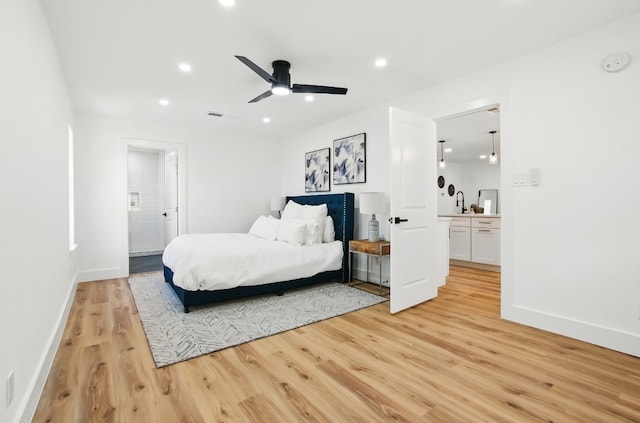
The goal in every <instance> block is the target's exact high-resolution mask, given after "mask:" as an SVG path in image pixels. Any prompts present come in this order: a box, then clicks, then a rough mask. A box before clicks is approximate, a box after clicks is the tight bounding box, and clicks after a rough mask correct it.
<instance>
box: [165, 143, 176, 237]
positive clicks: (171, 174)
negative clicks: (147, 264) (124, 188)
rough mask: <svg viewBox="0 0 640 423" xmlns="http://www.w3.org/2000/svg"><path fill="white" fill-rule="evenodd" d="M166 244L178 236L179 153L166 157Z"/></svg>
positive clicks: (173, 152)
mask: <svg viewBox="0 0 640 423" xmlns="http://www.w3.org/2000/svg"><path fill="white" fill-rule="evenodd" d="M163 215H164V246H165V247H166V246H167V245H168V244H169V243H170V242H171V241H172V240H173V239H174V238H175V237H177V236H178V154H177V153H176V152H175V151H172V152H171V153H169V154H166V155H165V159H164V213H163Z"/></svg>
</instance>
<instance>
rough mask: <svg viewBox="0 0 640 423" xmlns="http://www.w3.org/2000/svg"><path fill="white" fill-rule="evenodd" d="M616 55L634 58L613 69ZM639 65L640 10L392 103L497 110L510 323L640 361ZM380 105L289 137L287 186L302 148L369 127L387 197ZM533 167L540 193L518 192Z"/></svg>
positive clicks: (292, 185) (430, 111)
mask: <svg viewBox="0 0 640 423" xmlns="http://www.w3.org/2000/svg"><path fill="white" fill-rule="evenodd" d="M616 51H628V52H629V53H631V55H632V56H633V57H634V60H635V62H634V63H632V65H631V66H630V67H629V68H627V69H626V70H624V71H622V72H619V73H616V74H611V73H607V72H604V71H603V70H602V69H601V67H600V63H601V61H602V59H603V58H604V57H605V56H607V55H608V54H610V53H612V52H616ZM638 59H640V14H636V15H633V16H631V17H629V18H626V19H624V20H621V21H619V22H617V23H614V24H612V25H608V26H605V27H603V28H600V29H598V30H595V31H592V32H589V33H585V34H583V35H581V36H578V37H575V38H573V39H570V40H567V41H565V42H562V43H559V44H556V45H553V46H550V47H549V48H546V49H544V50H540V51H537V52H535V53H532V54H529V55H527V56H523V57H521V58H519V59H516V60H511V61H509V62H505V63H503V64H501V65H498V66H495V67H492V68H489V69H486V70H483V71H480V72H476V73H473V74H471V75H468V76H466V77H463V78H458V79H455V80H452V81H449V82H447V83H444V84H441V85H439V86H436V87H433V88H431V89H428V90H425V91H422V92H419V93H416V94H415V95H412V96H410V97H406V98H403V99H400V100H398V101H395V102H393V105H395V106H397V107H400V108H404V109H407V110H410V111H414V112H416V113H420V114H423V115H426V116H429V117H431V118H434V119H440V118H443V117H445V116H449V115H453V114H456V113H460V112H462V111H464V110H465V109H467V110H471V109H477V108H481V107H484V106H487V105H491V104H496V103H500V105H501V136H502V138H501V140H502V144H501V145H502V150H501V158H500V160H501V187H500V193H501V214H502V222H501V225H502V230H501V234H502V240H501V241H502V255H503V257H502V263H503V265H502V316H503V317H504V318H507V319H510V320H514V321H517V322H521V323H524V324H527V325H531V326H535V327H538V328H542V329H546V330H549V331H553V332H556V333H561V334H565V335H568V336H571V337H574V338H578V339H582V340H586V341H589V342H592V343H595V344H599V345H603V346H606V347H609V348H612V349H617V350H620V351H624V352H627V353H630V354H634V355H636V356H640V320H639V319H638V317H639V316H638V308H639V306H638V303H639V302H640V283H638V275H639V274H640V261H638V259H637V257H636V256H637V252H638V246H637V242H638V241H637V235H638V234H640V219H639V218H638V216H637V210H640V197H638V196H637V195H630V194H629V193H633V192H636V191H637V188H638V176H637V162H638V158H639V157H640V142H638V139H639V136H640V119H638V116H637V115H638V98H640V64H639V63H637V62H638ZM382 109H383V108H375V109H372V110H370V111H368V112H363V113H361V114H359V115H357V116H354V117H353V118H351V119H343V120H341V121H338V122H334V123H331V124H328V125H325V126H323V127H322V128H318V129H317V130H315V131H311V132H309V133H307V134H302V135H301V136H299V137H294V138H293V139H291V140H287V141H285V142H284V143H283V155H284V156H285V159H284V161H283V162H282V163H283V166H282V167H283V173H282V175H283V176H282V181H281V185H282V188H283V190H292V189H294V190H298V191H300V190H301V189H302V165H301V162H302V159H301V158H302V154H303V153H304V150H307V151H308V150H312V149H316V148H319V147H325V146H330V141H331V139H333V138H336V137H341V136H345V135H349V134H351V133H356V132H362V131H366V132H367V133H371V134H372V135H373V136H372V138H373V139H374V140H376V141H375V142H374V143H375V145H376V150H375V151H374V150H372V151H369V150H368V151H367V153H368V160H371V162H372V163H374V165H373V166H375V173H376V174H378V175H380V176H381V178H380V179H375V180H374V181H375V182H374V181H372V182H371V184H370V185H369V186H367V187H366V189H367V190H374V189H375V190H388V187H389V184H388V177H389V158H388V153H387V149H388V147H386V144H387V141H386V133H387V129H386V122H387V117H386V114H385V113H384V112H383V110H382ZM296 141H298V142H300V145H299V146H297V145H296V144H295V142H296ZM298 163H300V164H298ZM533 167H537V168H540V170H541V175H542V178H541V181H542V184H541V185H540V186H539V187H524V188H522V187H521V188H513V187H512V186H511V176H512V174H513V173H515V172H524V171H526V170H527V169H529V168H533Z"/></svg>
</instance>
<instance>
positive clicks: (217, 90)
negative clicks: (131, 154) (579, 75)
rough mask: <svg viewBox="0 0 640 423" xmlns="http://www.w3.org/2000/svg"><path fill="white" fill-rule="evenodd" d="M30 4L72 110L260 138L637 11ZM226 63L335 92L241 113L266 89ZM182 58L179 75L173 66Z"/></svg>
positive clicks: (594, 2)
mask: <svg viewBox="0 0 640 423" xmlns="http://www.w3.org/2000/svg"><path fill="white" fill-rule="evenodd" d="M40 2H41V4H42V6H43V9H44V12H45V16H46V19H47V21H48V23H49V26H50V28H51V32H52V35H53V38H54V42H55V44H56V47H57V49H58V54H59V57H60V60H61V63H62V68H63V71H64V74H65V78H66V82H67V85H68V87H69V90H70V93H71V98H72V101H73V104H74V107H75V108H76V110H77V111H78V112H84V113H93V114H100V115H109V116H119V117H125V118H130V119H137V120H146V121H153V122H161V123H165V124H169V125H182V126H189V127H197V128H213V129H216V130H220V131H225V132H232V133H239V134H246V135H249V136H259V137H269V138H284V137H288V136H292V135H295V134H298V133H300V132H303V131H305V130H308V129H311V128H313V127H316V126H320V125H322V124H324V123H326V122H329V121H332V120H336V119H339V118H341V117H345V116H348V115H350V114H353V113H356V112H358V111H360V110H363V109H366V108H369V107H373V106H376V105H379V104H382V103H385V102H387V101H390V100H393V99H395V98H399V97H402V96H405V95H408V94H410V93H413V92H415V91H418V90H420V89H424V88H428V87H430V86H433V85H435V84H437V83H440V82H443V81H446V80H449V79H452V78H455V77H457V76H461V75H464V74H467V73H470V72H473V71H475V70H478V69H482V68H484V67H487V66H490V65H493V64H496V63H499V62H503V61H505V60H508V59H510V58H513V57H516V56H519V55H522V54H525V53H527V52H530V51H533V50H536V49H539V48H541V47H544V46H547V45H550V44H552V43H555V42H558V41H560V40H564V39H566V38H568V37H571V36H573V35H576V34H579V33H581V32H584V31H587V30H590V29H594V28H597V27H599V26H602V25H604V24H606V23H609V22H612V21H614V20H617V19H619V18H622V17H624V16H628V15H631V14H633V13H636V12H639V11H640V2H639V1H637V0H606V1H603V0H535V1H534V0H395V1H392V0H378V1H376V2H372V1H371V0H349V1H344V0H322V1H313V0H306V1H294V0H289V1H286V0H269V1H267V0H236V5H235V6H234V7H232V8H226V7H223V6H221V5H220V4H219V3H218V2H217V0H161V1H157V0H154V1H152V0H91V1H87V0H40ZM372 5H375V6H372ZM234 55H243V56H246V57H248V58H249V59H251V60H252V61H253V62H255V63H256V64H258V65H259V66H261V67H262V68H263V69H265V70H267V71H268V72H269V73H270V72H271V62H272V61H273V60H275V59H284V60H287V61H289V62H291V80H292V83H299V84H316V85H331V86H338V87H347V88H348V89H349V92H348V94H347V95H346V96H341V95H322V94H320V95H316V96H315V100H314V101H313V102H309V103H307V102H305V100H304V95H302V94H291V95H289V96H287V97H275V96H274V97H270V98H267V99H265V100H263V101H260V102H258V103H253V104H249V103H248V101H249V100H250V99H252V98H254V97H256V96H257V95H258V94H261V93H262V92H264V91H265V90H267V89H268V84H267V83H266V82H265V81H263V80H262V79H261V78H260V77H258V76H257V75H256V74H255V73H253V72H252V71H251V70H250V69H249V68H247V67H246V66H244V65H243V64H242V63H240V62H239V61H238V60H236V59H235V58H234ZM378 57H385V58H386V59H387V60H388V65H387V66H386V67H385V68H376V67H375V66H374V65H373V63H374V60H375V59H376V58H378ZM183 62H186V63H189V64H190V65H191V66H192V71H191V72H190V73H188V74H187V73H183V72H181V71H179V70H178V65H179V64H180V63H183ZM161 98H166V99H168V100H169V102H170V104H169V105H168V106H162V105H160V104H159V103H158V101H159V100H160V99H161ZM209 111H213V112H217V113H222V114H223V116H222V117H210V116H208V115H207V113H208V112H209ZM264 117H269V118H270V119H271V122H270V123H268V124H265V123H263V122H262V119H263V118H264ZM452 144H453V140H452Z"/></svg>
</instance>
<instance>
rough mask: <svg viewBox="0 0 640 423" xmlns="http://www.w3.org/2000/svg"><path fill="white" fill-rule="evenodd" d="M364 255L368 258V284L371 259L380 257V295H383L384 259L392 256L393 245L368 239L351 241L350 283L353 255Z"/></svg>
mask: <svg viewBox="0 0 640 423" xmlns="http://www.w3.org/2000/svg"><path fill="white" fill-rule="evenodd" d="M353 253H356V254H364V255H366V256H367V282H369V257H371V256H374V257H378V277H379V287H380V293H382V257H383V256H388V255H390V254H391V243H390V242H389V241H377V242H372V241H369V240H367V239H357V240H353V241H349V282H351V275H352V273H353V268H352V267H351V255H352V254H353Z"/></svg>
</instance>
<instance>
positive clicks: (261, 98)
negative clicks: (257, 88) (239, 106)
mask: <svg viewBox="0 0 640 423" xmlns="http://www.w3.org/2000/svg"><path fill="white" fill-rule="evenodd" d="M271 94H272V93H271V90H268V91H265V92H263V93H262V94H260V95H259V96H257V97H256V98H254V99H253V100H251V101H249V103H256V102H258V101H260V100H264V99H265V98H267V97H271Z"/></svg>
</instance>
